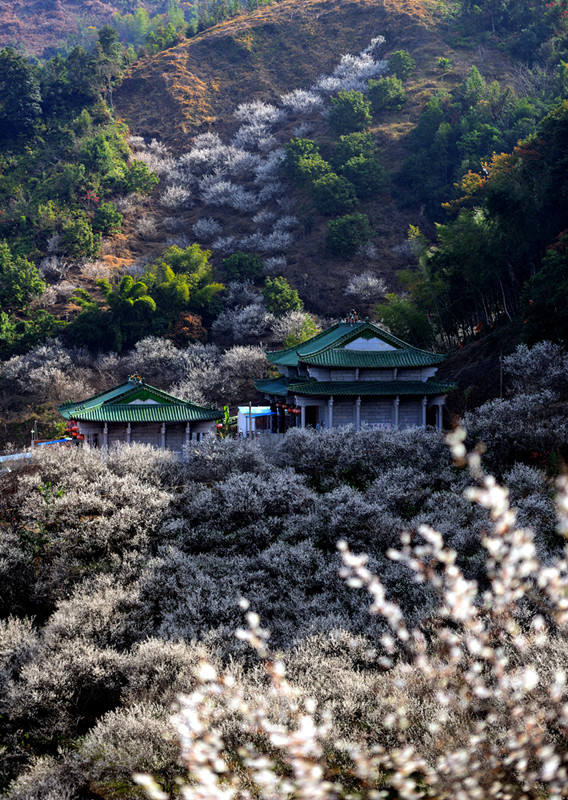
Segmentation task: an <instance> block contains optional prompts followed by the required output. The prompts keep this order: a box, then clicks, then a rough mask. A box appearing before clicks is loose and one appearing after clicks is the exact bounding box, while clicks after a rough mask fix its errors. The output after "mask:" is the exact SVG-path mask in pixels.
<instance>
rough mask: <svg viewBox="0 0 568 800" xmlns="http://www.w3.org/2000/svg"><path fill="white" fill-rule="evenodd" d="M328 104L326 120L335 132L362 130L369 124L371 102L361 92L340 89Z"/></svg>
mask: <svg viewBox="0 0 568 800" xmlns="http://www.w3.org/2000/svg"><path fill="white" fill-rule="evenodd" d="M330 104H331V109H330V111H329V116H328V122H329V124H330V126H331V127H332V128H333V129H334V130H335V131H336V132H337V133H351V132H353V131H362V130H364V129H365V128H366V127H367V125H370V124H371V104H370V102H369V101H368V100H365V98H364V96H363V93H362V92H357V91H355V90H351V91H341V92H339V94H338V95H337V96H336V97H332V98H330Z"/></svg>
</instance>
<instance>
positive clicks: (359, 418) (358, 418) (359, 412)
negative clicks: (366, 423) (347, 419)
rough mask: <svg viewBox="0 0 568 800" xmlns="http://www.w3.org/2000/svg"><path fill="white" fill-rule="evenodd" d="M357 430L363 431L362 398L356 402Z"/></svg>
mask: <svg viewBox="0 0 568 800" xmlns="http://www.w3.org/2000/svg"><path fill="white" fill-rule="evenodd" d="M355 430H356V431H360V430H361V398H360V397H358V398H357V399H356V400H355Z"/></svg>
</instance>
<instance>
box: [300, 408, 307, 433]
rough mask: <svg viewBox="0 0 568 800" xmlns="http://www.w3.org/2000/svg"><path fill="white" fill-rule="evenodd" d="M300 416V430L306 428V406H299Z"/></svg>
mask: <svg viewBox="0 0 568 800" xmlns="http://www.w3.org/2000/svg"><path fill="white" fill-rule="evenodd" d="M300 411H301V416H300V426H301V427H302V428H305V427H306V406H304V405H302V406H300Z"/></svg>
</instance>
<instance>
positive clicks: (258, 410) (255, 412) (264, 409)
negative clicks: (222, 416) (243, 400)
mask: <svg viewBox="0 0 568 800" xmlns="http://www.w3.org/2000/svg"><path fill="white" fill-rule="evenodd" d="M239 414H244V415H245V417H248V416H249V407H248V406H239ZM272 414H276V412H275V411H271V410H270V406H253V407H252V413H251V415H250V416H252V417H270V416H271V415H272Z"/></svg>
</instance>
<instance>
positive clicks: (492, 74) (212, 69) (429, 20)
mask: <svg viewBox="0 0 568 800" xmlns="http://www.w3.org/2000/svg"><path fill="white" fill-rule="evenodd" d="M434 5H435V4H431V6H430V5H427V4H424V3H422V4H420V3H406V2H400V3H396V2H389V3H384V2H377V0H362V1H361V2H349V1H346V0H339V1H338V2H337V1H332V2H329V1H326V2H322V0H311V1H310V2H306V3H299V2H297V0H284V2H281V3H278V4H275V5H273V6H270V7H267V8H265V9H262V10H259V11H257V12H255V13H253V14H250V15H246V16H242V17H239V18H237V19H235V20H232V21H229V22H226V23H223V24H221V25H218V26H216V27H215V28H213V29H211V30H209V31H206V32H204V33H203V34H201V35H199V36H197V37H195V38H193V39H191V40H189V41H187V42H184V43H182V44H180V45H178V46H177V47H174V48H172V49H170V50H167V51H165V52H162V53H159V54H157V55H156V56H154V57H152V58H149V59H142V60H141V61H139V62H137V63H136V64H135V65H134V66H133V67H132V68H131V71H130V73H129V74H128V75H127V77H126V79H125V80H124V82H123V84H122V86H121V88H120V90H119V92H118V93H117V95H116V98H115V102H116V109H117V112H118V114H119V116H120V117H121V118H122V119H124V121H126V122H127V123H128V125H129V127H130V130H131V132H132V133H133V134H136V135H137V136H142V137H144V139H145V140H146V142H148V141H150V140H152V139H156V140H158V141H159V142H161V143H164V144H166V145H167V146H168V147H169V148H170V149H171V152H172V153H173V154H174V155H175V156H178V157H179V156H181V155H182V154H183V153H186V152H187V151H188V150H189V149H190V148H191V143H192V137H193V136H195V135H196V134H200V133H203V132H214V133H215V134H217V135H218V136H219V137H220V139H221V140H222V141H223V142H228V141H229V139H230V137H231V136H232V135H234V134H235V132H236V131H237V130H238V128H239V124H240V123H239V122H238V121H237V120H236V119H235V116H234V114H235V110H236V109H237V107H238V106H239V104H242V103H246V102H250V101H261V102H264V103H269V104H277V105H278V104H279V105H280V106H281V105H282V104H281V101H279V98H280V96H281V95H282V94H284V93H286V92H290V91H293V90H296V89H305V88H308V87H309V86H311V85H312V84H313V83H315V82H316V80H317V79H318V77H319V76H321V75H326V74H328V75H329V74H331V73H332V72H333V70H334V69H335V68H336V67H337V65H338V64H339V62H340V59H341V57H342V56H343V55H345V54H347V53H352V54H356V53H358V52H360V51H362V50H364V48H365V47H367V46H368V45H369V42H370V41H371V40H372V39H373V38H374V37H377V36H384V37H385V39H386V42H385V44H384V45H383V47H382V48H381V50H380V53H379V56H380V57H381V58H385V57H388V54H389V53H391V52H393V51H394V50H397V49H401V48H404V49H406V50H408V51H410V52H411V53H412V56H413V58H414V59H415V60H416V63H417V69H416V74H415V77H413V78H412V79H411V80H410V81H409V82H408V87H407V96H408V101H407V103H406V105H405V107H404V108H403V109H402V110H401V111H399V112H398V113H395V114H391V115H388V117H386V118H382V119H378V120H377V119H375V120H373V122H372V125H371V128H370V132H371V134H372V135H373V137H374V139H375V141H376V143H377V145H378V155H379V159H380V161H381V163H382V165H383V166H384V168H385V169H386V171H387V172H388V173H389V174H393V173H394V172H395V171H397V170H398V169H399V168H400V166H401V164H402V163H403V161H404V159H405V158H407V157H408V155H410V153H411V149H410V143H409V141H408V134H409V133H410V131H411V130H412V129H413V127H414V126H415V124H416V122H417V120H418V118H419V116H420V113H421V111H422V109H423V107H424V105H425V103H426V102H427V100H428V99H429V98H430V97H431V95H432V94H433V93H435V92H436V91H437V90H438V89H448V88H451V87H452V86H453V85H457V83H459V81H460V80H461V79H462V77H463V75H464V74H465V73H466V72H467V70H468V69H470V68H471V65H472V64H473V63H477V64H478V66H479V68H480V69H481V70H483V72H484V75H486V76H487V78H488V79H490V80H491V79H494V78H496V77H497V76H499V78H501V79H502V78H503V76H504V75H506V72H507V62H506V59H505V57H504V56H503V55H502V54H501V53H500V52H498V51H497V50H496V49H495V50H492V49H491V48H489V47H486V48H480V49H478V50H474V51H472V50H463V49H462V50H460V51H458V50H455V49H452V48H451V47H449V45H448V44H447V42H446V41H445V40H444V38H443V35H444V34H445V33H446V31H445V29H444V26H443V25H441V24H433V22H434V17H433V15H432V10H431V9H432V7H433V6H434ZM441 54H444V55H445V56H447V57H449V58H450V59H451V61H452V64H453V70H452V72H451V73H450V74H449V75H447V76H441V75H440V74H439V72H438V71H437V69H436V59H437V58H438V57H439V56H440V55H441ZM442 78H443V80H442ZM302 124H303V126H304V127H306V128H307V127H308V126H309V134H308V135H309V136H310V138H313V139H316V140H317V141H318V142H322V143H323V146H324V147H325V146H326V145H327V146H328V147H331V143H332V137H331V136H330V130H329V126H328V125H327V123H326V121H325V119H324V117H322V114H321V113H319V112H317V113H315V114H308V115H305V114H304V115H302V114H298V113H293V112H290V113H288V115H287V117H286V119H285V120H283V121H282V120H281V121H280V123H279V124H278V126H276V127H275V129H274V130H273V131H272V133H273V135H274V136H275V137H276V140H277V143H276V146H280V145H283V144H285V143H286V142H288V141H289V140H290V139H291V138H292V137H293V136H295V135H297V133H295V132H296V131H297V129H298V127H299V126H301V125H302ZM242 180H243V181H244V183H245V184H246V182H247V177H246V176H245V177H244V178H243V179H242ZM161 188H162V190H163V185H162V187H161ZM286 199H287V201H288V203H287V205H288V211H287V213H288V214H292V215H295V216H296V217H297V218H298V219H299V220H300V228H299V230H298V231H296V232H295V236H294V242H293V243H292V244H291V245H290V246H289V247H288V248H287V249H286V252H285V254H284V255H285V257H286V260H287V266H286V271H285V273H284V274H285V275H286V277H287V278H288V279H289V280H290V282H291V283H292V284H294V285H295V286H296V288H298V290H299V292H300V295H301V296H302V298H303V299H304V301H305V302H306V304H307V307H308V309H309V310H311V311H314V312H316V313H319V314H323V315H330V314H331V315H338V314H341V313H344V311H345V305H346V303H347V302H348V300H347V299H346V298H345V295H344V288H345V286H346V284H347V283H348V281H349V279H350V277H352V276H354V275H357V274H359V273H361V271H362V270H364V269H366V268H369V267H371V268H372V269H373V270H374V271H376V272H377V274H380V275H382V276H383V277H384V278H385V279H386V281H387V285H388V287H389V288H390V289H394V288H396V281H395V279H394V273H395V272H396V271H397V270H399V269H401V268H402V267H404V266H406V265H407V263H408V252H407V250H406V249H405V241H406V236H407V231H408V227H409V225H410V224H412V225H420V227H421V228H422V229H423V230H424V231H425V232H426V233H427V234H430V235H433V233H434V230H433V226H432V225H431V223H429V222H428V221H427V220H426V219H425V218H424V217H423V216H422V214H421V212H420V210H418V211H416V210H406V209H403V208H402V209H401V208H400V204H398V205H397V204H395V203H394V202H393V198H392V196H391V194H390V193H389V192H388V191H387V192H386V193H385V192H383V193H382V194H381V195H380V196H378V197H373V198H371V199H368V200H366V201H365V202H363V203H362V204H361V208H360V210H361V211H364V212H365V214H367V215H368V216H369V219H370V222H371V225H372V227H373V229H374V236H373V239H372V242H373V245H374V247H375V248H376V252H375V254H374V255H373V257H372V261H370V260H369V256H368V254H366V255H363V256H359V257H353V258H351V259H350V260H348V261H346V259H345V258H339V257H337V256H330V254H329V253H328V252H326V251H325V233H326V230H327V221H328V220H327V218H326V217H325V215H322V214H319V213H318V212H317V210H315V209H314V208H313V206H312V204H311V202H310V198H309V196H307V195H306V193H305V192H302V191H301V190H298V189H297V188H293V187H291V186H288V187H287V189H286ZM154 200H156V198H154ZM267 207H268V208H269V210H270V211H274V212H275V213H277V209H276V207H274V205H273V204H270V203H268V204H267ZM211 211H212V209H210V208H209V209H207V208H205V207H204V206H203V204H202V203H201V202H200V201H199V199H198V198H197V197H196V198H195V199H194V201H192V207H191V208H187V209H181V208H179V209H176V219H177V221H178V222H177V224H178V230H179V231H181V232H183V233H185V234H186V235H188V236H190V237H191V227H192V226H193V224H194V223H195V222H196V221H197V220H198V219H199V218H201V217H202V216H204V215H207V216H208V215H209V214H210V213H211ZM213 212H214V214H215V218H216V219H217V220H218V221H219V222H220V223H221V224H222V227H223V234H222V235H223V237H231V236H236V237H237V238H238V236H239V234H240V235H243V234H244V235H246V234H248V235H250V234H251V233H254V231H255V228H254V225H252V224H251V222H250V219H249V217H250V214H244V213H235V210H234V209H231V210H229V211H227V210H226V209H224V208H216V209H213ZM138 214H139V212H138ZM138 214H137V216H138ZM144 214H145V215H146V216H150V217H153V219H154V220H155V221H157V222H159V221H160V219H163V217H164V216H167V217H171V214H170V212H167V213H166V214H164V208H163V207H161V206H160V205H159V204H157V203H156V202H154V204H153V205H152V206H151V207H150V209H146V210H145V211H144ZM125 231H127V232H129V233H130V234H134V236H132V235H130V236H128V237H127V240H126V241H124V240H122V241H121V243H120V247H121V248H122V255H123V257H124V256H125V255H127V256H128V257H130V258H132V259H133V260H135V261H136V260H138V259H140V258H144V257H145V256H147V254H148V252H153V250H158V249H159V246H160V244H161V243H160V239H161V240H162V242H163V240H164V239H166V238H168V232H167V231H164V230H163V229H161V228H160V232H158V233H157V235H156V236H154V237H143V238H141V237H137V236H136V234H135V230H134V229H133V228H132V227H131V228H130V229H129V228H128V224H127V225H126V227H125ZM170 238H171V235H170ZM208 246H211V243H210V242H209V243H208ZM125 247H126V248H127V251H129V252H127V253H125V251H124V248H125ZM213 249H214V261H215V263H216V264H217V266H219V264H220V261H221V259H222V257H223V256H224V255H227V253H219V252H215V248H213ZM243 249H246V248H245V247H243ZM220 277H222V275H220ZM364 310H368V309H364Z"/></svg>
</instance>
